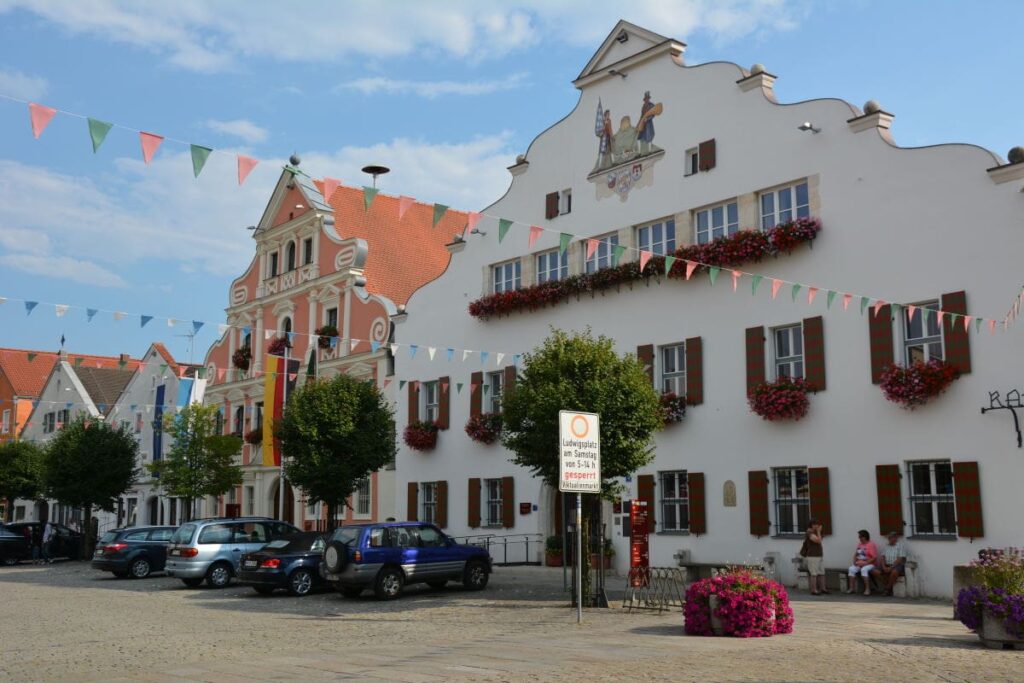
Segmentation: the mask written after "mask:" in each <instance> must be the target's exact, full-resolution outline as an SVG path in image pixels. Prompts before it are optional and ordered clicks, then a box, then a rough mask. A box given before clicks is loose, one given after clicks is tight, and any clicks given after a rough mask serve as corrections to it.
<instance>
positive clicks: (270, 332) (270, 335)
mask: <svg viewBox="0 0 1024 683" xmlns="http://www.w3.org/2000/svg"><path fill="white" fill-rule="evenodd" d="M263 338H264V339H273V338H274V330H263Z"/></svg>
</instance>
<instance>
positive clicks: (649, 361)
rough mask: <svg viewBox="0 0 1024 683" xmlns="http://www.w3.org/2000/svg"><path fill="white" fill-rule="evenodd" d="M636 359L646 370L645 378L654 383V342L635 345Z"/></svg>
mask: <svg viewBox="0 0 1024 683" xmlns="http://www.w3.org/2000/svg"><path fill="white" fill-rule="evenodd" d="M636 359H637V360H638V361H640V364H641V365H643V366H644V369H645V370H646V371H647V378H648V379H650V380H651V384H654V344H644V345H643V346H638V347H636Z"/></svg>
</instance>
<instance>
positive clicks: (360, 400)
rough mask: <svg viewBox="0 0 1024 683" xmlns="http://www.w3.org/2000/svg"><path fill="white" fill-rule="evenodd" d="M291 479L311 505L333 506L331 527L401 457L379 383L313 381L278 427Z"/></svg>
mask: <svg viewBox="0 0 1024 683" xmlns="http://www.w3.org/2000/svg"><path fill="white" fill-rule="evenodd" d="M274 435H275V436H276V437H277V438H278V439H280V440H281V452H282V454H283V455H284V456H285V457H286V461H285V474H286V475H287V477H288V479H289V480H290V481H291V482H292V483H293V484H295V485H296V486H298V487H299V488H301V489H302V490H303V491H305V493H306V499H307V500H308V501H310V502H323V503H324V504H325V505H327V519H328V520H329V521H328V523H329V524H332V523H333V520H334V519H335V517H336V513H337V510H338V509H339V508H340V507H341V506H342V505H344V504H345V501H346V500H348V497H349V496H350V495H352V492H353V491H355V489H356V487H357V486H358V485H359V483H360V482H361V481H362V480H364V479H366V477H368V476H370V473H371V472H375V471H376V470H379V469H380V468H381V467H384V466H385V465H387V464H388V463H390V462H392V461H393V460H394V458H395V452H396V451H395V419H394V414H393V412H392V410H391V406H390V404H389V402H388V400H387V399H386V398H385V397H384V395H383V394H382V393H381V391H380V390H379V389H378V388H377V386H376V385H375V384H374V383H373V382H367V381H364V380H359V379H355V378H353V377H350V376H348V375H338V376H337V377H333V378H331V379H325V380H319V381H310V382H307V383H306V384H304V385H303V386H302V387H300V388H298V389H297V390H296V391H295V392H294V393H293V394H291V395H290V396H289V397H288V408H287V410H285V411H284V416H283V417H282V418H281V420H279V421H278V423H277V424H276V425H275V428H274Z"/></svg>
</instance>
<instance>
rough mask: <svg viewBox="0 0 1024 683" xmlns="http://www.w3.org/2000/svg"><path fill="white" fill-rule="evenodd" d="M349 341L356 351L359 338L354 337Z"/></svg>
mask: <svg viewBox="0 0 1024 683" xmlns="http://www.w3.org/2000/svg"><path fill="white" fill-rule="evenodd" d="M349 343H350V344H351V349H352V350H353V351H355V350H356V347H357V346H359V340H358V339H352V340H351V341H350V342H349Z"/></svg>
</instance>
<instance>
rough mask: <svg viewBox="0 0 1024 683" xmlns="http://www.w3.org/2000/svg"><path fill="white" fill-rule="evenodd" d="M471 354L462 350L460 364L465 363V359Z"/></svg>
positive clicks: (467, 350) (466, 350)
mask: <svg viewBox="0 0 1024 683" xmlns="http://www.w3.org/2000/svg"><path fill="white" fill-rule="evenodd" d="M471 353H473V352H472V351H470V350H469V349H463V350H462V362H463V363H465V362H466V359H467V358H469V354H471Z"/></svg>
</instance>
